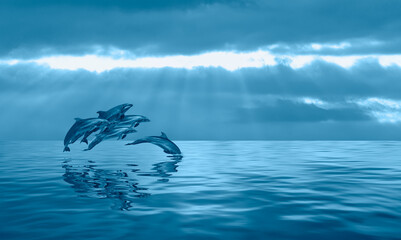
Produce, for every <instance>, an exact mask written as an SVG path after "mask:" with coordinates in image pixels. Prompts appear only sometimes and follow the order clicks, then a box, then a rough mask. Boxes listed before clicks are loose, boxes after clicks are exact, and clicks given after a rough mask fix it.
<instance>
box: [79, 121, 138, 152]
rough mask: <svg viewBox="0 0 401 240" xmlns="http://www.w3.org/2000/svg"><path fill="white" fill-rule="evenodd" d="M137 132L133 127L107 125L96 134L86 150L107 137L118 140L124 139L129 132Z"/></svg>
mask: <svg viewBox="0 0 401 240" xmlns="http://www.w3.org/2000/svg"><path fill="white" fill-rule="evenodd" d="M134 132H136V130H135V129H133V128H132V127H107V128H106V129H104V130H103V131H101V132H100V133H98V134H96V137H95V139H93V140H92V142H91V143H90V144H89V146H88V148H87V149H85V150H84V151H89V150H91V149H92V148H94V147H95V146H96V145H98V144H99V143H100V142H102V141H103V140H105V139H111V138H116V137H117V140H120V139H124V138H125V137H126V136H127V135H128V134H130V133H134Z"/></svg>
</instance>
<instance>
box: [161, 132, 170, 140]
mask: <svg viewBox="0 0 401 240" xmlns="http://www.w3.org/2000/svg"><path fill="white" fill-rule="evenodd" d="M160 137H162V138H165V139H168V137H167V135H166V134H165V133H164V132H162V135H160Z"/></svg>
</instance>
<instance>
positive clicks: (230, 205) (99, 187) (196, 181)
mask: <svg viewBox="0 0 401 240" xmlns="http://www.w3.org/2000/svg"><path fill="white" fill-rule="evenodd" d="M124 143H125V142H121V141H107V142H102V143H101V144H99V145H98V146H96V148H94V149H93V150H92V151H87V152H85V151H82V150H83V149H84V148H85V146H84V145H83V144H81V145H80V144H74V145H71V152H64V153H63V152H62V150H63V144H62V141H15V142H9V141H2V142H0V209H1V212H0V223H1V224H0V239H4V240H5V239H7V240H8V239H135V240H138V239H146V240H151V239H306V240H312V239H316V240H317V239H319V240H321V239H325V240H326V239H336V240H338V239H342V240H345V239H364V240H366V239H401V142H386V141H370V142H360V141H344V142H342V141H177V142H176V143H177V145H178V146H179V147H180V148H181V150H182V152H183V155H184V156H183V158H178V157H169V156H167V155H166V154H165V153H163V151H162V150H161V149H160V148H158V147H156V146H154V145H151V144H141V145H137V146H125V145H124Z"/></svg>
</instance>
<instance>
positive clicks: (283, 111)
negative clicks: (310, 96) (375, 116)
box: [238, 99, 371, 122]
mask: <svg viewBox="0 0 401 240" xmlns="http://www.w3.org/2000/svg"><path fill="white" fill-rule="evenodd" d="M243 114H246V115H251V116H252V117H253V119H254V121H258V122H326V121H341V122H342V121H368V120H371V118H370V117H369V116H368V115H367V114H366V113H365V112H364V111H363V110H361V109H359V108H356V107H353V106H352V105H351V106H343V107H342V108H334V109H324V108H320V107H318V106H316V105H314V104H305V103H300V102H294V101H290V100H282V99H279V100H277V101H275V102H274V104H272V105H264V106H263V105H262V106H258V107H256V108H242V109H241V110H240V114H238V115H243Z"/></svg>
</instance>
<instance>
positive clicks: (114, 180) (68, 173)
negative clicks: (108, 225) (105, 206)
mask: <svg viewBox="0 0 401 240" xmlns="http://www.w3.org/2000/svg"><path fill="white" fill-rule="evenodd" d="M181 159H182V157H173V158H171V160H170V161H162V162H159V163H155V164H153V165H152V166H153V167H152V169H151V171H150V172H141V169H139V167H138V165H136V164H127V165H126V166H127V167H126V168H125V169H124V170H109V169H102V168H101V167H100V166H99V165H96V162H94V161H91V160H89V161H88V163H87V164H86V165H84V166H74V165H73V164H72V163H71V160H66V161H64V163H63V166H62V167H63V168H64V169H65V173H64V174H63V179H64V181H65V182H67V183H68V184H70V185H71V186H72V188H73V189H74V191H75V192H76V193H78V194H79V196H80V197H88V198H98V199H109V200H111V201H112V208H113V209H119V210H129V209H130V208H131V207H132V205H131V204H132V202H134V200H135V199H136V198H143V197H148V196H150V195H151V193H150V192H149V191H150V190H151V189H150V188H147V187H143V186H141V185H140V183H139V180H138V179H137V178H136V177H137V176H148V177H154V178H156V181H157V182H168V181H169V178H170V177H171V176H172V174H173V173H175V172H177V171H178V170H177V168H178V166H179V165H178V164H179V163H180V162H181Z"/></svg>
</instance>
